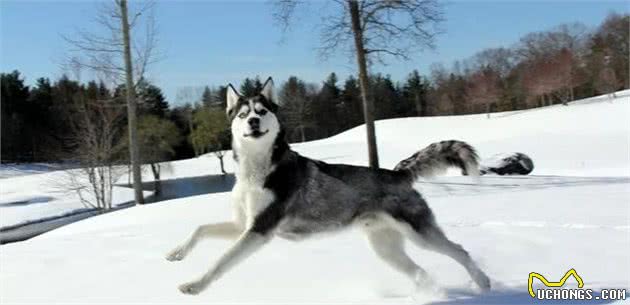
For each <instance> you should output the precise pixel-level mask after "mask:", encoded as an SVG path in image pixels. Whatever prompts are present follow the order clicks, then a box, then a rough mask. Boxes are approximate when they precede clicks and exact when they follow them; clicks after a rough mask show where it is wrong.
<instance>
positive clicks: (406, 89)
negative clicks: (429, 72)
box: [402, 70, 430, 116]
mask: <svg viewBox="0 0 630 305" xmlns="http://www.w3.org/2000/svg"><path fill="white" fill-rule="evenodd" d="M429 86H430V84H429V81H428V80H427V79H426V78H423V77H422V76H420V73H418V70H413V72H411V73H410V74H409V76H407V81H406V83H405V85H404V86H403V89H402V90H403V95H404V97H405V99H406V100H407V104H408V105H412V107H411V109H406V110H407V111H406V112H408V113H410V114H411V113H414V114H415V115H417V116H426V115H427V113H428V112H427V100H428V96H427V94H428V91H429Z"/></svg>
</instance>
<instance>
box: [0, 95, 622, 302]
mask: <svg viewBox="0 0 630 305" xmlns="http://www.w3.org/2000/svg"><path fill="white" fill-rule="evenodd" d="M617 95H618V97H617V98H616V99H615V100H614V101H609V100H608V99H607V98H606V97H598V98H593V99H587V100H583V101H576V102H573V103H571V104H570V105H569V106H568V107H567V106H561V105H560V106H550V107H545V108H542V109H532V110H526V111H516V112H505V113H498V114H493V115H492V117H491V118H490V119H487V118H486V116H485V115H467V116H449V117H432V118H405V119H394V120H385V121H379V122H377V135H378V141H379V153H380V157H381V164H382V166H383V167H389V168H391V167H393V166H394V165H395V164H396V163H397V162H398V161H400V160H401V159H403V158H406V157H408V156H409V155H411V154H412V153H413V152H415V151H417V150H418V149H420V148H422V147H424V146H426V145H427V144H429V143H431V142H435V141H439V140H446V139H459V140H464V141H468V142H469V143H470V144H472V145H473V146H474V147H476V148H477V149H478V150H479V153H480V155H481V156H482V157H487V156H491V155H494V154H496V153H500V152H511V151H519V152H524V153H526V154H528V155H529V156H530V157H531V158H532V159H533V160H534V163H535V169H534V171H533V172H532V174H531V175H530V176H510V177H498V176H484V177H481V178H480V181H479V183H476V182H474V181H472V180H471V179H470V178H468V177H460V176H454V175H450V176H447V177H440V178H437V179H435V180H430V181H422V182H419V183H417V184H416V186H417V188H418V189H419V190H420V191H421V192H422V193H423V195H424V196H425V197H426V198H427V201H428V202H429V204H430V206H431V207H432V208H433V210H434V212H435V214H436V216H437V219H438V222H439V223H440V224H441V226H442V227H443V229H444V230H445V232H446V233H447V235H448V236H449V237H450V238H451V239H452V240H454V241H456V242H458V243H461V244H462V245H463V246H464V247H465V248H466V249H467V250H468V251H469V252H470V253H471V255H472V256H473V258H474V259H475V260H476V261H477V262H478V263H479V265H480V266H481V267H482V269H484V270H486V271H487V273H488V275H489V276H490V277H491V279H492V281H493V289H492V291H491V292H489V293H485V294H481V293H479V292H478V291H477V290H476V289H475V288H474V287H473V285H472V284H471V282H470V279H469V277H468V276H467V275H466V273H465V271H464V270H463V268H461V267H460V266H459V265H457V264H456V263H454V262H453V261H451V260H450V259H448V258H446V257H443V256H440V255H438V254H434V253H432V252H428V251H425V250H421V249H417V248H415V247H413V245H409V246H408V250H409V252H410V254H411V257H412V258H413V259H414V260H415V261H416V262H417V263H418V264H420V265H421V266H423V267H424V268H425V269H427V270H428V271H429V272H430V273H431V274H432V276H433V277H434V278H435V280H436V282H437V283H438V284H439V285H440V287H442V289H443V290H444V295H442V296H437V295H423V294H421V293H418V292H417V291H416V290H415V289H414V288H413V287H412V285H411V283H410V282H409V281H408V280H407V279H406V278H404V277H403V276H401V275H399V274H398V273H396V272H395V271H392V270H390V269H389V268H388V267H387V266H386V265H385V264H384V263H382V262H381V261H379V260H378V259H377V258H376V256H375V255H374V254H373V253H372V251H371V250H370V249H369V247H368V246H367V243H366V242H365V238H364V237H363V236H362V233H361V232H360V231H359V230H355V229H350V230H347V231H344V232H341V233H339V234H335V235H331V236H326V237H324V238H316V239H310V240H306V241H302V242H297V243H296V242H290V241H286V240H282V239H274V240H273V241H272V242H271V243H270V244H268V245H266V246H265V247H264V248H263V249H262V250H261V251H259V252H257V253H256V254H254V255H253V256H252V257H250V258H249V259H248V260H246V261H245V262H243V263H242V264H241V265H239V266H237V267H236V268H235V269H234V270H233V271H230V272H229V273H228V274H226V275H225V276H224V277H223V278H222V279H221V280H219V281H218V282H216V283H214V284H213V285H211V286H210V288H209V289H208V290H206V291H205V292H204V293H202V294H201V295H199V296H187V295H182V294H180V293H179V291H178V290H177V286H178V285H179V284H181V283H184V282H188V281H190V280H193V279H196V278H197V277H199V276H200V275H201V274H202V273H203V272H205V271H206V270H207V268H209V267H210V265H211V264H212V263H213V262H214V261H215V260H216V259H218V257H219V256H220V255H221V254H222V253H223V252H224V251H225V250H226V249H227V247H228V246H229V245H230V242H229V241H224V240H206V241H203V242H201V243H200V244H199V245H198V246H197V248H196V249H195V250H194V251H193V252H192V253H191V254H190V256H189V257H187V258H186V260H184V261H182V262H176V263H173V262H168V261H166V260H165V259H164V256H165V254H166V253H167V252H168V251H169V250H171V249H172V248H173V247H175V246H176V245H177V244H179V243H180V242H181V241H183V239H184V238H185V237H187V236H188V234H189V233H190V232H191V231H192V230H193V229H194V228H195V227H196V226H198V225H200V224H203V223H210V222H219V221H225V220H227V219H229V218H230V216H231V207H230V195H229V193H214V194H206V195H199V196H195V197H187V198H181V199H175V200H169V201H165V202H160V203H157V204H151V205H146V206H138V207H133V208H129V209H125V210H121V211H118V212H113V213H109V214H105V215H101V216H98V217H92V218H89V219H86V220H83V221H80V222H77V223H74V224H71V225H68V226H65V227H62V228H60V229H57V230H54V231H51V232H49V233H46V234H43V235H40V236H38V237H35V238H33V239H30V240H27V241H25V242H20V243H14V244H8V245H3V246H0V303H2V304H33V303H47V304H48V303H55V304H69V303H81V304H90V303H99V304H104V303H108V304H109V303H125V304H129V303H143V304H146V303H151V304H174V303H177V304H198V303H204V304H208V303H211V304H236V303H238V304H278V303H281V304H315V303H317V304H319V303H322V304H329V303H331V304H332V303H334V304H339V303H344V304H419V303H434V304H489V303H490V304H531V303H536V302H538V301H536V300H534V299H532V298H530V297H529V295H528V292H527V277H528V274H529V273H530V272H538V273H541V274H543V275H545V276H546V277H547V278H548V279H550V280H557V279H559V278H560V277H562V275H564V273H565V272H566V271H567V270H569V269H570V268H575V269H576V270H577V272H578V273H579V274H580V276H581V277H582V278H583V279H584V282H585V288H592V289H595V290H599V289H603V288H624V289H628V288H629V287H630V281H629V279H628V274H630V259H629V256H628V253H630V226H629V220H630V219H629V217H630V145H629V144H630V138H629V136H630V124H629V122H630V91H623V92H619V93H618V94H617ZM364 138H365V131H364V130H363V128H361V127H359V128H354V129H352V130H349V131H346V132H344V133H341V134H339V135H337V136H334V137H331V138H328V139H323V140H319V141H313V142H309V143H303V144H298V145H293V147H294V149H296V150H297V151H299V152H300V153H302V154H304V155H306V156H309V157H312V158H318V159H322V160H325V161H327V162H330V163H349V164H361V165H364V164H366V163H367V159H366V155H367V153H366V147H365V144H364ZM227 158H231V156H230V155H228V156H227ZM227 158H226V159H227ZM231 163H232V162H227V163H226V164H227V165H228V168H227V169H228V171H231V170H232V168H233V165H232V164H231ZM218 173H219V169H218V161H217V160H216V158H214V157H212V156H210V155H207V156H203V157H200V158H195V159H189V160H183V161H177V162H173V163H172V164H171V170H170V172H169V173H168V174H167V179H174V178H185V177H191V176H202V175H208V174H218ZM44 175H45V174H44ZM32 176H42V175H32ZM27 177H28V176H24V177H15V178H7V179H3V180H2V181H1V182H0V183H2V190H1V191H2V193H1V194H2V201H3V202H4V201H6V200H7V199H5V195H6V194H12V196H15V198H17V197H18V196H22V195H24V196H40V197H41V196H51V195H49V192H48V191H46V190H45V189H44V188H42V186H41V184H40V183H41V181H38V180H29V179H27ZM5 188H10V192H8V191H7V192H5ZM40 189H41V192H40ZM29 192H30V193H29ZM47 194H48V195H47ZM51 203H52V201H49V202H40V203H37V204H33V207H34V206H45V205H49V204H51ZM0 212H1V213H2V214H4V213H5V208H2V210H0ZM2 218H4V216H3V217H2ZM568 285H569V286H573V287H574V286H575V283H570V284H568ZM545 303H548V302H545ZM591 303H596V304H597V303H598V302H591ZM601 303H603V302H601V301H600V302H599V304H601ZM617 303H618V304H623V301H621V302H617ZM588 304H590V303H588Z"/></svg>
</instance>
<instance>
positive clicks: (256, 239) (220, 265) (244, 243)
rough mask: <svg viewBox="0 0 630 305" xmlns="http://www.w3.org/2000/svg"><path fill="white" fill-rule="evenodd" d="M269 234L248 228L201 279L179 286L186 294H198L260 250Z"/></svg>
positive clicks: (267, 239)
mask: <svg viewBox="0 0 630 305" xmlns="http://www.w3.org/2000/svg"><path fill="white" fill-rule="evenodd" d="M269 239H270V236H269V235H268V234H262V233H258V232H254V231H252V230H247V231H245V233H243V234H242V235H241V237H239V239H238V240H237V241H236V243H235V244H234V245H233V246H232V247H231V248H230V249H229V250H228V251H227V252H226V253H225V254H224V255H223V256H222V257H221V258H220V259H219V261H218V262H217V263H216V264H215V265H214V267H212V268H211V269H210V270H209V271H208V272H207V273H206V274H205V275H204V276H202V277H201V278H200V279H199V280H197V281H194V282H190V283H187V284H183V285H181V286H179V290H180V291H181V292H183V293H186V294H198V293H200V292H201V291H203V290H204V289H206V287H208V285H210V283H212V282H213V281H215V280H217V279H218V278H219V277H221V275H223V274H224V273H225V272H227V271H228V270H229V269H231V268H232V267H233V266H234V265H236V264H238V263H239V262H241V261H242V260H244V259H245V258H247V257H248V256H249V255H251V254H252V253H254V252H255V251H256V250H258V249H259V248H260V247H261V246H262V245H264V244H265V243H266V242H267V241H269Z"/></svg>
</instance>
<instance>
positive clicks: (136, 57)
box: [64, 0, 157, 204]
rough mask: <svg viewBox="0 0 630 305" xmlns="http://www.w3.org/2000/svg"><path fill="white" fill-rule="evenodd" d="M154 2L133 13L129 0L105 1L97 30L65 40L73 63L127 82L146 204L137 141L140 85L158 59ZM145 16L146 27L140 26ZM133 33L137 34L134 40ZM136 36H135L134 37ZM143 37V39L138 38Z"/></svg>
mask: <svg viewBox="0 0 630 305" xmlns="http://www.w3.org/2000/svg"><path fill="white" fill-rule="evenodd" d="M152 8H153V2H142V3H141V4H139V7H137V8H136V9H135V10H133V11H134V12H133V13H132V14H131V15H130V14H129V9H128V7H127V0H112V1H111V2H107V3H103V4H102V6H101V7H100V8H99V10H98V12H97V16H96V19H95V21H96V23H97V25H99V27H98V30H97V31H95V32H86V31H77V33H75V35H73V36H72V37H64V39H65V40H66V41H67V42H68V43H69V44H70V45H71V46H72V47H73V49H72V50H71V53H72V55H71V56H70V57H69V58H70V60H69V61H70V62H71V64H72V65H75V66H78V67H83V68H88V69H89V70H91V71H92V72H94V74H95V76H96V77H98V78H101V79H106V80H109V81H110V82H111V83H113V84H114V85H117V84H124V86H125V95H126V102H127V122H128V125H129V128H128V129H129V142H130V145H129V155H130V161H131V165H132V172H133V186H134V192H135V200H136V203H138V204H142V203H144V197H143V195H142V175H141V164H140V163H141V161H140V149H139V147H138V143H137V137H138V135H137V134H138V128H137V120H136V109H137V101H136V93H135V91H136V86H137V85H138V83H137V82H135V81H134V80H137V81H139V80H141V79H142V78H143V76H144V74H145V71H146V69H147V67H148V66H149V65H150V64H151V63H153V62H154V61H155V60H156V54H155V44H156V41H157V40H156V28H155V18H154V15H153V13H152ZM143 17H144V20H145V22H144V24H145V28H144V29H140V28H139V27H138V26H139V24H140V20H141V18H143ZM132 33H133V34H139V35H137V37H136V39H132ZM134 37H135V36H134ZM138 37H140V38H138Z"/></svg>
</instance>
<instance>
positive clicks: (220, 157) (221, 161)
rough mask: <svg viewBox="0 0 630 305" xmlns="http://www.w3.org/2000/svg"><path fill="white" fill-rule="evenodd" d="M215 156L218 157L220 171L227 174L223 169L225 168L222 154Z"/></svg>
mask: <svg viewBox="0 0 630 305" xmlns="http://www.w3.org/2000/svg"><path fill="white" fill-rule="evenodd" d="M217 158H219V162H220V163H221V172H222V173H223V174H224V175H227V172H226V171H225V168H224V167H223V155H221V156H217Z"/></svg>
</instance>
